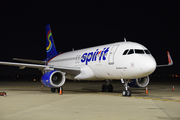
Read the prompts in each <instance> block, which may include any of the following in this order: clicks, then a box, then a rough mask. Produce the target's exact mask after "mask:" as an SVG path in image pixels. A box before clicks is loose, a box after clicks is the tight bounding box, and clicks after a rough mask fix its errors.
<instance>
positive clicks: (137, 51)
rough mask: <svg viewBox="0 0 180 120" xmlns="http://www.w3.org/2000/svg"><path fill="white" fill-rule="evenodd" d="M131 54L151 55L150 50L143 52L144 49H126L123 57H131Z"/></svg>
mask: <svg viewBox="0 0 180 120" xmlns="http://www.w3.org/2000/svg"><path fill="white" fill-rule="evenodd" d="M130 54H151V53H150V52H149V50H143V49H130V50H129V49H126V50H125V51H124V53H123V55H130Z"/></svg>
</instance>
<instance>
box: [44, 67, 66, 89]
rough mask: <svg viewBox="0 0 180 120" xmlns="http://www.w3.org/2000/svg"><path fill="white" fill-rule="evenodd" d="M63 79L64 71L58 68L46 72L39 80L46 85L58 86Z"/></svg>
mask: <svg viewBox="0 0 180 120" xmlns="http://www.w3.org/2000/svg"><path fill="white" fill-rule="evenodd" d="M65 80H66V77H65V73H63V72H61V71H58V70H53V71H49V72H46V73H45V74H44V75H43V76H42V78H41V82H42V83H43V84H44V85H45V86H47V87H60V86H62V85H64V83H65Z"/></svg>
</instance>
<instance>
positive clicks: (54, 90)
mask: <svg viewBox="0 0 180 120" xmlns="http://www.w3.org/2000/svg"><path fill="white" fill-rule="evenodd" d="M56 89H57V92H58V93H59V91H60V87H58V88H51V92H56ZM61 89H62V91H63V86H61Z"/></svg>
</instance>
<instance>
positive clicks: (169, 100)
mask: <svg viewBox="0 0 180 120" xmlns="http://www.w3.org/2000/svg"><path fill="white" fill-rule="evenodd" d="M131 97H133V98H139V99H151V100H161V101H170V102H180V100H170V99H163V98H149V97H136V96H131Z"/></svg>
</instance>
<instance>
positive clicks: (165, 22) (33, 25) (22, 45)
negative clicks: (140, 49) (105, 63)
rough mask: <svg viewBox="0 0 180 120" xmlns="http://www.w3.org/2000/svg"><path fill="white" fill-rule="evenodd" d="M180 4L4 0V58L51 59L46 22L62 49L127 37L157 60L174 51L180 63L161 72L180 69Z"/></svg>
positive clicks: (0, 69) (2, 69)
mask: <svg viewBox="0 0 180 120" xmlns="http://www.w3.org/2000/svg"><path fill="white" fill-rule="evenodd" d="M179 21H180V20H179V3H178V2H177V3H176V2H164V1H161V2H159V1H158V2H157V1H156V2H150V1H149V2H148V1H146V2H139V1H138V2H106V1H104V2H97V1H95V2H93V1H89V2H77V1H74V2H71V1H63V2H57V3H54V2H51V1H49V2H44V1H43V2H42V1H36V2H27V1H22V2H18V1H14V2H1V3H0V22H1V29H0V41H1V47H0V61H12V58H14V57H16V58H25V59H35V60H44V59H45V58H46V52H45V48H46V44H45V43H46V33H45V31H46V30H45V26H46V24H50V25H51V30H52V33H53V37H54V40H55V44H56V48H57V51H59V52H66V51H71V50H72V48H74V49H75V50H76V49H81V48H86V47H91V46H97V45H102V44H107V43H113V42H118V41H123V38H124V37H126V39H127V40H129V41H134V42H138V43H141V44H143V45H144V46H146V47H147V48H148V49H149V50H150V51H151V53H152V55H153V56H154V57H155V59H156V61H157V64H166V63H167V56H166V51H170V53H171V56H172V58H173V61H174V66H172V67H166V68H158V69H157V70H156V72H155V73H157V74H162V75H164V74H178V75H180V70H179V65H180V63H179V61H180V57H179V43H178V42H179V41H178V40H179V38H180V37H179V33H180V28H179ZM36 72H37V73H38V74H39V73H40V72H39V71H38V70H35V69H27V68H26V69H25V70H19V69H18V67H8V66H0V74H6V73H9V74H14V73H17V74H20V73H24V74H27V73H30V74H31V73H32V74H33V73H36Z"/></svg>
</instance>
